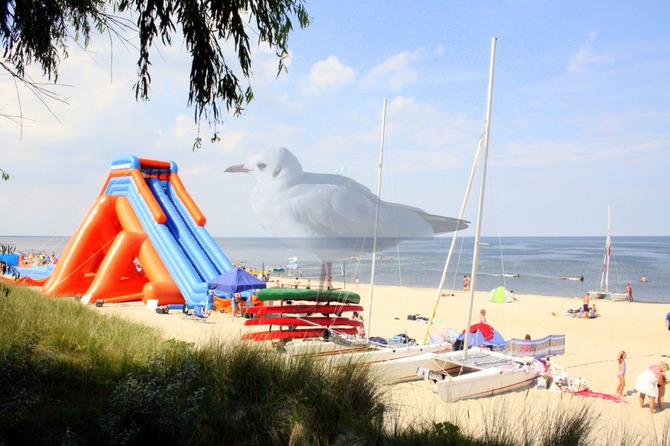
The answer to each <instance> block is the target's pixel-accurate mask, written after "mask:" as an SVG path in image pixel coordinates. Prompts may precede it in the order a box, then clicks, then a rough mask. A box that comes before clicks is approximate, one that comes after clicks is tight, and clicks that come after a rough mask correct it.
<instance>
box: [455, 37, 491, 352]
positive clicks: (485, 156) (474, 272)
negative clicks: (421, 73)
mask: <svg viewBox="0 0 670 446" xmlns="http://www.w3.org/2000/svg"><path fill="white" fill-rule="evenodd" d="M497 40H498V39H497V38H496V37H493V38H492V39H491V68H490V71H489V91H488V101H487V106H486V131H485V133H484V153H483V159H482V179H481V185H480V186H479V187H480V189H479V205H478V208H477V225H476V230H475V246H474V251H473V254H472V273H471V275H470V277H471V279H470V303H469V306H468V323H467V325H466V330H465V344H464V345H463V358H464V359H467V358H468V347H469V345H470V326H471V325H472V307H473V305H474V300H475V288H476V285H477V267H478V263H479V240H480V237H481V232H482V214H483V212H484V190H485V187H486V167H487V166H486V165H487V160H488V155H489V133H490V129H491V105H492V101H493V71H494V68H495V57H496V41H497Z"/></svg>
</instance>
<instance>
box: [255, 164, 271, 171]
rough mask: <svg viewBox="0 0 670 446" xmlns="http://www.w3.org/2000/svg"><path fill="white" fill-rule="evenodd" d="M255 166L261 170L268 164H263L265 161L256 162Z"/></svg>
mask: <svg viewBox="0 0 670 446" xmlns="http://www.w3.org/2000/svg"><path fill="white" fill-rule="evenodd" d="M256 166H258V168H259V169H260V170H263V169H265V168H266V167H268V165H267V164H265V163H257V164H256Z"/></svg>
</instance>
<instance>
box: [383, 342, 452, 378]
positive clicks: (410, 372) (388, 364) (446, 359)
mask: <svg viewBox="0 0 670 446" xmlns="http://www.w3.org/2000/svg"><path fill="white" fill-rule="evenodd" d="M462 356H463V352H454V351H445V349H443V350H442V351H440V350H435V351H433V352H425V353H422V354H419V355H414V356H405V357H402V358H401V357H397V358H389V359H386V360H383V361H377V362H375V363H371V364H370V370H372V372H373V373H374V374H375V376H377V377H378V378H379V379H381V380H382V381H383V382H385V383H387V384H395V383H400V382H408V381H418V380H420V379H424V377H423V376H421V375H419V374H417V369H419V368H420V369H427V370H439V371H440V372H441V373H449V372H452V373H453V372H454V371H456V370H459V369H460V368H461V366H460V364H458V363H457V362H455V361H456V358H461V357H462ZM452 358H453V359H452Z"/></svg>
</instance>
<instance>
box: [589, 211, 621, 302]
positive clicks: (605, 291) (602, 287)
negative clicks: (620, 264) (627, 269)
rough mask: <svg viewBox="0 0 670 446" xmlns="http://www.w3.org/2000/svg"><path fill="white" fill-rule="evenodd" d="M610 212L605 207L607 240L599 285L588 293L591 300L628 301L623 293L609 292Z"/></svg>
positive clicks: (610, 254) (610, 259)
mask: <svg viewBox="0 0 670 446" xmlns="http://www.w3.org/2000/svg"><path fill="white" fill-rule="evenodd" d="M611 232H612V212H611V210H610V207H609V205H608V206H607V239H606V241H605V255H604V256H603V265H602V269H601V272H600V283H599V284H598V287H597V288H596V289H595V290H592V291H589V297H590V298H591V299H603V298H605V297H606V296H609V298H610V299H611V300H613V301H617V302H622V301H626V300H628V295H627V294H624V293H612V292H610V267H611V262H612V233H611Z"/></svg>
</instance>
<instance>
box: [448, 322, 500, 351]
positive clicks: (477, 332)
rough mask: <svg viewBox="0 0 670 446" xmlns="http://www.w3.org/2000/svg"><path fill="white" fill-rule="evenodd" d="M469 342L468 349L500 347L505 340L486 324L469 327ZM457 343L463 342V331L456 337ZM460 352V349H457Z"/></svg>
mask: <svg viewBox="0 0 670 446" xmlns="http://www.w3.org/2000/svg"><path fill="white" fill-rule="evenodd" d="M469 339H470V342H469V344H470V345H469V346H468V347H481V346H485V347H491V346H492V347H500V346H503V345H505V338H503V337H502V335H501V334H500V333H498V331H497V330H496V329H494V328H493V327H491V326H490V325H488V324H484V323H480V324H474V325H471V326H470V338H469ZM458 341H461V342H464V341H465V330H463V333H461V335H460V336H459V337H458ZM459 350H460V349H459Z"/></svg>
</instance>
